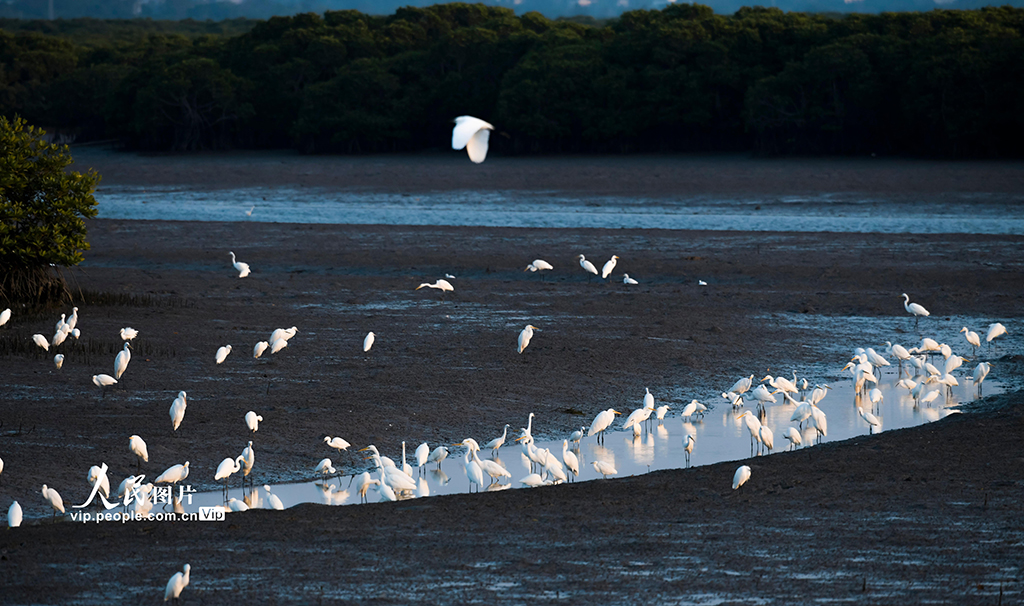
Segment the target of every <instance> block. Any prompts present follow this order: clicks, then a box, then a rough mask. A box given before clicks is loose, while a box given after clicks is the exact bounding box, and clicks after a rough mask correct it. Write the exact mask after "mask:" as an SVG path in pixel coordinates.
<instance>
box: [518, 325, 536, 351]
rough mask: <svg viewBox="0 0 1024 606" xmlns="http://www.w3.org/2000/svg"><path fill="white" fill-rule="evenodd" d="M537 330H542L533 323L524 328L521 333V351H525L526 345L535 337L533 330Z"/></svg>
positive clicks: (519, 349)
mask: <svg viewBox="0 0 1024 606" xmlns="http://www.w3.org/2000/svg"><path fill="white" fill-rule="evenodd" d="M535 330H536V331H538V332H539V331H540V329H539V328H537V327H536V326H534V325H532V324H527V325H526V328H524V329H523V331H522V332H520V333H519V347H518V351H519V353H523V350H524V349H526V346H527V345H529V344H530V339H532V338H533V331H535Z"/></svg>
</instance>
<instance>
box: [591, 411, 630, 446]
mask: <svg viewBox="0 0 1024 606" xmlns="http://www.w3.org/2000/svg"><path fill="white" fill-rule="evenodd" d="M618 414H622V413H620V412H619V411H617V410H615V409H614V408H609V409H608V410H603V411H601V412H599V413H598V414H597V416H596V417H594V422H593V423H591V424H590V429H589V430H588V431H587V436H588V437H590V436H593V435H597V436H598V438H597V439H598V441H599V442H600V441H601V440H602V438H603V435H604V432H605V430H606V429H608V428H609V427H611V424H612V422H613V421H615V415H618Z"/></svg>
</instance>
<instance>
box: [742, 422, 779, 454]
mask: <svg viewBox="0 0 1024 606" xmlns="http://www.w3.org/2000/svg"><path fill="white" fill-rule="evenodd" d="M748 412H749V411H748ZM757 438H758V442H760V443H761V444H762V445H763V446H764V447H765V448H766V449H768V452H769V454H770V453H771V451H772V450H773V449H774V448H775V434H774V433H772V430H771V428H769V427H768V426H767V425H761V427H759V428H758V430H757Z"/></svg>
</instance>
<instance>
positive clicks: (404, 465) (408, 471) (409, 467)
mask: <svg viewBox="0 0 1024 606" xmlns="http://www.w3.org/2000/svg"><path fill="white" fill-rule="evenodd" d="M402 472H403V473H405V475H407V476H409V477H410V478H411V477H412V465H409V463H407V462H406V460H405V440H403V441H402Z"/></svg>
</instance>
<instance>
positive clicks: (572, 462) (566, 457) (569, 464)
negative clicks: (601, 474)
mask: <svg viewBox="0 0 1024 606" xmlns="http://www.w3.org/2000/svg"><path fill="white" fill-rule="evenodd" d="M562 462H563V463H565V467H566V469H568V470H569V471H571V472H572V477H573V479H575V478H576V476H578V475H580V460H579V459H578V458H576V454H575V453H573V452H572V451H571V450H569V440H562Z"/></svg>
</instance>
